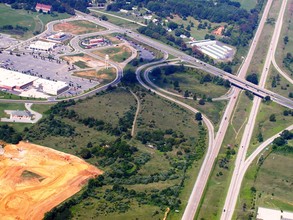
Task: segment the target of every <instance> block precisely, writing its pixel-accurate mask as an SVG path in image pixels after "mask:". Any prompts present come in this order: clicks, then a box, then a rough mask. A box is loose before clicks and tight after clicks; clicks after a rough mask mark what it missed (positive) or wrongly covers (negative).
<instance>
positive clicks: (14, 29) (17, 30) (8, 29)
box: [0, 25, 28, 35]
mask: <svg viewBox="0 0 293 220" xmlns="http://www.w3.org/2000/svg"><path fill="white" fill-rule="evenodd" d="M0 31H1V32H9V33H10V34H17V35H23V34H24V33H25V32H27V31H28V28H27V27H23V26H21V25H16V26H15V27H14V26H12V25H3V26H1V27H0Z"/></svg>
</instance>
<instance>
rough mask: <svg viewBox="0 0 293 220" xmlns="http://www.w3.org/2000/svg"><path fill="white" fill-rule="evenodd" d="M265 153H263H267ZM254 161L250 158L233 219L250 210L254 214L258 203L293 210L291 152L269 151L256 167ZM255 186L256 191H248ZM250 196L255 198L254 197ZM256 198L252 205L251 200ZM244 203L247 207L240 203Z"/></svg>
mask: <svg viewBox="0 0 293 220" xmlns="http://www.w3.org/2000/svg"><path fill="white" fill-rule="evenodd" d="M266 155H267V153H265V154H264V156H266ZM256 164H257V162H256V161H254V162H252V165H251V167H250V168H249V169H248V171H247V173H246V175H245V178H244V181H243V183H242V187H241V191H240V196H239V200H238V203H237V206H236V212H235V213H234V219H247V218H248V215H249V213H253V214H254V216H256V211H257V207H259V206H262V207H267V208H274V209H279V210H286V211H293V204H292V198H293V191H292V184H293V175H292V172H290V171H291V170H292V169H293V155H292V154H287V155H284V154H282V153H270V154H269V156H268V157H266V159H265V160H264V162H263V164H262V165H261V166H260V169H259V170H258V166H259V164H258V165H256ZM251 187H255V189H256V192H255V193H253V192H252V191H251ZM253 198H255V199H254V201H253ZM254 202H255V209H251V208H252V204H253V203H254ZM244 203H246V206H247V208H246V211H245V212H244V211H243V204H244Z"/></svg>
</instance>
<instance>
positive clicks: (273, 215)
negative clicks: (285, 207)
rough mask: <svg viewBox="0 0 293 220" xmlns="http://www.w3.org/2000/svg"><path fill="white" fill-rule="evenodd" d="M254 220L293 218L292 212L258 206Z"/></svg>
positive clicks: (288, 219) (292, 219) (290, 219)
mask: <svg viewBox="0 0 293 220" xmlns="http://www.w3.org/2000/svg"><path fill="white" fill-rule="evenodd" d="M256 220H293V212H287V211H282V210H276V209H268V208H263V207H259V208H258V210H257V216H256Z"/></svg>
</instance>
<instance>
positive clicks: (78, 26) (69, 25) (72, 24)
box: [53, 20, 105, 35]
mask: <svg viewBox="0 0 293 220" xmlns="http://www.w3.org/2000/svg"><path fill="white" fill-rule="evenodd" d="M53 29H54V31H62V32H66V33H71V34H75V35H80V34H87V33H92V32H98V31H102V30H105V28H103V27H101V26H99V25H96V24H94V23H92V22H89V21H82V20H78V21H69V22H63V23H58V24H55V25H54V27H53Z"/></svg>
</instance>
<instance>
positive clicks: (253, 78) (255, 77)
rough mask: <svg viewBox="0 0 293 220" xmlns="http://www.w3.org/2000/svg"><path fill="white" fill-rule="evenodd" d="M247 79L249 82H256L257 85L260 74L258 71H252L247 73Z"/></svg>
mask: <svg viewBox="0 0 293 220" xmlns="http://www.w3.org/2000/svg"><path fill="white" fill-rule="evenodd" d="M246 80H247V81H248V82H251V83H253V84H255V85H258V75H257V74H256V73H251V74H249V75H247V76H246Z"/></svg>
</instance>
